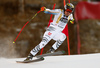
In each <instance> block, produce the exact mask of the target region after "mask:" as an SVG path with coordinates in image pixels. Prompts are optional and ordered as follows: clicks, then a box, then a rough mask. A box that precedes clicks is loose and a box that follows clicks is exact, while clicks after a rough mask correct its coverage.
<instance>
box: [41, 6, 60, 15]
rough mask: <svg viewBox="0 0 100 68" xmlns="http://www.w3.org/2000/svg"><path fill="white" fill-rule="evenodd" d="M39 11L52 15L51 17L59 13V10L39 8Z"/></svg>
mask: <svg viewBox="0 0 100 68" xmlns="http://www.w3.org/2000/svg"><path fill="white" fill-rule="evenodd" d="M41 11H44V13H47V14H53V15H57V14H58V13H60V12H59V9H56V10H50V9H46V7H41Z"/></svg>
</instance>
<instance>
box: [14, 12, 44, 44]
mask: <svg viewBox="0 0 100 68" xmlns="http://www.w3.org/2000/svg"><path fill="white" fill-rule="evenodd" d="M41 11H42V10H40V11H38V12H37V13H36V14H35V15H34V16H33V17H32V18H31V19H30V20H29V21H27V22H26V23H25V25H24V26H23V27H22V29H21V31H20V32H19V34H18V35H17V37H16V38H15V40H14V41H13V43H15V42H16V40H17V38H18V37H19V35H20V33H21V32H22V30H23V29H24V27H25V26H26V25H27V24H28V23H29V22H30V21H31V20H32V19H33V18H34V17H36V15H37V14H38V13H40V12H41Z"/></svg>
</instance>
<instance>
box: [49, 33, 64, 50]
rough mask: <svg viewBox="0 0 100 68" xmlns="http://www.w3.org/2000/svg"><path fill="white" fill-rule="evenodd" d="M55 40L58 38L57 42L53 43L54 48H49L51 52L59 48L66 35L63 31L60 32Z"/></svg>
mask: <svg viewBox="0 0 100 68" xmlns="http://www.w3.org/2000/svg"><path fill="white" fill-rule="evenodd" d="M53 39H54V40H56V42H55V43H54V44H53V46H52V48H51V49H50V50H49V51H51V52H54V51H55V50H57V49H58V48H59V46H60V45H61V44H62V43H63V42H64V40H65V39H66V35H65V34H63V33H59V34H58V35H56V36H55V37H54V38H53Z"/></svg>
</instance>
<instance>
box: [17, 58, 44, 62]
mask: <svg viewBox="0 0 100 68" xmlns="http://www.w3.org/2000/svg"><path fill="white" fill-rule="evenodd" d="M43 60H44V58H43V59H41V58H37V59H34V60H28V61H16V62H17V63H31V62H39V61H43Z"/></svg>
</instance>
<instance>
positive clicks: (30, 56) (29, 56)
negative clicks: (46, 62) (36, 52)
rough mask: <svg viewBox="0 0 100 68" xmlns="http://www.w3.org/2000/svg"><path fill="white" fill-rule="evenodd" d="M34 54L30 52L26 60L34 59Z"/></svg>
mask: <svg viewBox="0 0 100 68" xmlns="http://www.w3.org/2000/svg"><path fill="white" fill-rule="evenodd" d="M33 57H34V56H33V55H32V54H31V53H30V54H29V55H28V56H27V58H26V59H25V60H24V61H29V60H32V58H33Z"/></svg>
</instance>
